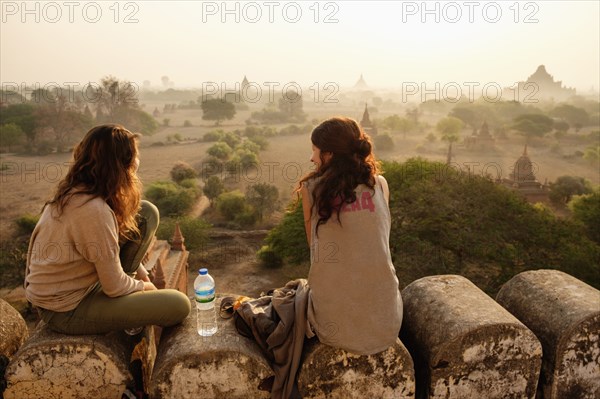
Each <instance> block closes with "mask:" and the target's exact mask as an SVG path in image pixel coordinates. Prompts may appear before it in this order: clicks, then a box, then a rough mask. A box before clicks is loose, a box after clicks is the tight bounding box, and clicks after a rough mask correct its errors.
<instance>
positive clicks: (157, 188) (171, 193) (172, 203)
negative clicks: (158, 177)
mask: <svg viewBox="0 0 600 399" xmlns="http://www.w3.org/2000/svg"><path fill="white" fill-rule="evenodd" d="M198 196H199V189H198V188H197V187H196V188H186V187H182V186H179V185H177V184H175V183H173V182H155V183H152V184H151V185H150V186H149V187H148V189H147V190H146V198H147V199H148V200H149V201H150V202H152V203H154V205H156V206H157V207H158V209H159V210H160V213H161V215H163V216H182V215H185V214H186V213H188V212H189V211H191V210H192V208H193V207H194V204H195V203H196V200H197V198H198Z"/></svg>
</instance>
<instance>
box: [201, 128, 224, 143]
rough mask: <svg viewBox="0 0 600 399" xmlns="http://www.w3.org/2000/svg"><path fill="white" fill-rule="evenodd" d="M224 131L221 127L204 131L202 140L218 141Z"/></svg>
mask: <svg viewBox="0 0 600 399" xmlns="http://www.w3.org/2000/svg"><path fill="white" fill-rule="evenodd" d="M224 134H225V132H224V131H223V130H221V129H218V130H211V131H210V132H206V133H205V134H204V136H203V138H202V140H203V141H206V142H210V141H220V140H221V138H222V137H223V135H224Z"/></svg>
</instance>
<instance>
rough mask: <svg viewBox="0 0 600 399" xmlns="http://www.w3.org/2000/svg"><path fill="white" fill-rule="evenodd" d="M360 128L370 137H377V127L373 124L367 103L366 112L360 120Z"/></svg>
mask: <svg viewBox="0 0 600 399" xmlns="http://www.w3.org/2000/svg"><path fill="white" fill-rule="evenodd" d="M360 126H361V127H362V129H363V131H364V132H365V133H366V134H368V135H369V136H371V137H373V136H377V126H375V124H374V123H373V122H371V117H370V116H369V107H368V106H367V103H365V112H363V116H362V119H361V120H360Z"/></svg>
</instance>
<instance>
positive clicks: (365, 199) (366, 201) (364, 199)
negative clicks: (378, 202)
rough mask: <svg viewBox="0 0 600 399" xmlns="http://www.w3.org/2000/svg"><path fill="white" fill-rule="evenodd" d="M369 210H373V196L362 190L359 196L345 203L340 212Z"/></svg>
mask: <svg viewBox="0 0 600 399" xmlns="http://www.w3.org/2000/svg"><path fill="white" fill-rule="evenodd" d="M367 210H368V211H369V212H375V204H373V198H372V197H371V193H370V192H369V191H363V193H362V195H361V196H360V198H356V201H354V202H353V203H351V204H345V205H344V206H343V207H342V210H341V211H342V212H358V211H367Z"/></svg>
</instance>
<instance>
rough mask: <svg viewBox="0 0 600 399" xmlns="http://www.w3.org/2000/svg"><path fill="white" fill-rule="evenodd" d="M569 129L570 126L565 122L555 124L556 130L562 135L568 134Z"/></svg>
mask: <svg viewBox="0 0 600 399" xmlns="http://www.w3.org/2000/svg"><path fill="white" fill-rule="evenodd" d="M569 128H570V126H569V124H568V123H567V122H565V121H563V120H560V121H556V122H554V129H556V131H557V132H559V133H561V134H564V133H566V132H567V130H569Z"/></svg>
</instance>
